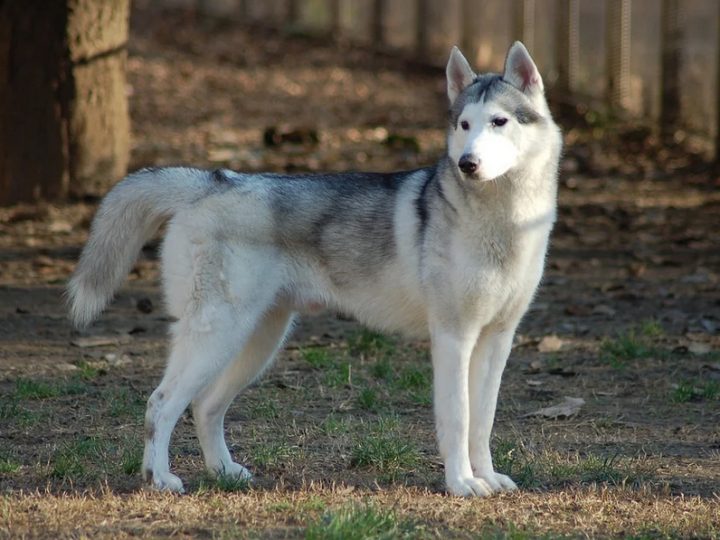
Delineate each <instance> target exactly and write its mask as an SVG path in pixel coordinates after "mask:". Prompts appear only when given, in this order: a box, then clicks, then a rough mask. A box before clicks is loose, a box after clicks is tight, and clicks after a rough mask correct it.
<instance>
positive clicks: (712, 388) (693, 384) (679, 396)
mask: <svg viewBox="0 0 720 540" xmlns="http://www.w3.org/2000/svg"><path fill="white" fill-rule="evenodd" d="M670 399H671V400H672V401H673V402H674V403H687V402H690V401H717V400H718V399H720V382H718V381H713V380H710V381H683V382H681V383H680V384H679V385H678V386H677V388H675V389H674V390H673V391H672V394H671V396H670Z"/></svg>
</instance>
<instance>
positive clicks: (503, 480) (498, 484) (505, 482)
mask: <svg viewBox="0 0 720 540" xmlns="http://www.w3.org/2000/svg"><path fill="white" fill-rule="evenodd" d="M475 478H477V479H479V480H483V481H484V482H485V483H486V484H487V485H489V486H490V488H491V489H492V491H493V492H498V491H515V490H516V489H517V488H518V487H517V485H516V484H515V482H513V481H512V479H511V478H510V477H509V476H507V475H505V474H501V473H498V472H495V471H491V472H490V473H489V474H478V475H475Z"/></svg>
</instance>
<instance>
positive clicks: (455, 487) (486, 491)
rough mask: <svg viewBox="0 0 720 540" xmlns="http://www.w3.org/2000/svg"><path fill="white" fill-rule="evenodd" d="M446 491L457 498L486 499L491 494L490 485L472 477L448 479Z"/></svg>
mask: <svg viewBox="0 0 720 540" xmlns="http://www.w3.org/2000/svg"><path fill="white" fill-rule="evenodd" d="M447 490H448V492H449V493H450V494H451V495H457V496H458V497H487V496H488V495H492V493H493V489H492V488H491V487H490V484H488V483H487V482H486V481H485V480H483V479H482V478H474V477H472V476H468V477H457V478H452V479H450V478H448V479H447Z"/></svg>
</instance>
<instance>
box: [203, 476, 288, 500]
mask: <svg viewBox="0 0 720 540" xmlns="http://www.w3.org/2000/svg"><path fill="white" fill-rule="evenodd" d="M251 485H252V482H251V480H250V479H249V478H241V477H238V476H233V475H232V474H223V473H220V474H217V475H211V474H209V473H208V474H207V475H206V476H205V477H204V478H203V479H202V480H201V481H200V486H199V487H198V492H200V493H207V492H210V491H218V492H222V493H241V492H245V491H248V490H249V489H250V487H251ZM291 507H292V505H291V506H290V508H291Z"/></svg>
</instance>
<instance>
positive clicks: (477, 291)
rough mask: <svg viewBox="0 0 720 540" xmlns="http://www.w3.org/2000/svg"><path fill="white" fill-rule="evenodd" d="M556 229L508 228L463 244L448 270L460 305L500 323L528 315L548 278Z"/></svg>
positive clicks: (455, 251)
mask: <svg viewBox="0 0 720 540" xmlns="http://www.w3.org/2000/svg"><path fill="white" fill-rule="evenodd" d="M550 228H551V225H550V224H547V225H543V226H540V227H536V228H534V229H531V230H521V229H519V228H513V229H511V228H507V229H505V230H503V231H497V230H495V231H493V233H492V234H488V235H487V236H486V237H485V238H474V239H472V240H471V241H467V239H462V238H461V239H458V240H457V241H456V245H455V246H454V249H453V250H452V252H451V256H450V257H448V262H447V265H446V268H447V270H448V272H450V273H451V275H452V276H453V277H452V279H453V281H454V282H455V283H456V284H457V286H455V287H453V288H454V291H455V294H456V295H457V297H458V301H459V302H462V304H464V305H465V306H466V308H467V309H469V310H472V309H473V308H474V310H476V311H481V312H482V313H483V314H484V316H486V317H488V316H489V317H491V318H492V319H494V320H495V319H509V318H514V317H516V316H520V315H522V312H524V311H525V309H526V308H527V305H528V304H529V302H530V300H531V299H532V296H533V294H534V293H535V290H536V288H537V285H538V283H539V281H540V278H541V276H542V271H543V267H544V262H545V254H546V251H547V246H548V238H549V234H550ZM518 312H519V313H518Z"/></svg>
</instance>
